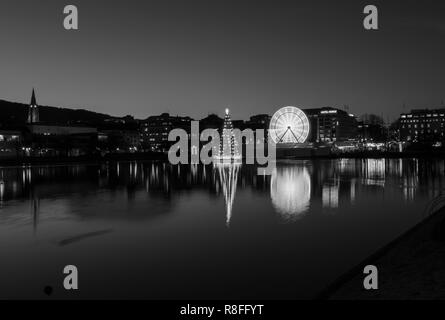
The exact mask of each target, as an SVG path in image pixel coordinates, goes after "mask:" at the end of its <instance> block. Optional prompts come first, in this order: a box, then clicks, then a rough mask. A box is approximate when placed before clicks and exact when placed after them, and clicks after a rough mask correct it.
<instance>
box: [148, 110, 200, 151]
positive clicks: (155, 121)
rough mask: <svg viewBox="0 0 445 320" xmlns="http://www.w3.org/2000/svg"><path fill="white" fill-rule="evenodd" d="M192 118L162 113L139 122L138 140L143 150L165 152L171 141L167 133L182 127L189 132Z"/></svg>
mask: <svg viewBox="0 0 445 320" xmlns="http://www.w3.org/2000/svg"><path fill="white" fill-rule="evenodd" d="M192 120H193V119H192V118H190V117H180V116H171V115H170V114H168V113H163V114H161V115H159V116H151V117H148V118H147V119H146V120H143V121H141V122H140V126H139V131H140V140H141V143H142V149H143V150H145V151H158V152H167V151H168V150H169V149H170V146H171V144H172V142H170V141H168V135H169V133H170V131H171V130H173V129H184V130H185V131H186V132H187V133H189V134H190V125H191V121H192Z"/></svg>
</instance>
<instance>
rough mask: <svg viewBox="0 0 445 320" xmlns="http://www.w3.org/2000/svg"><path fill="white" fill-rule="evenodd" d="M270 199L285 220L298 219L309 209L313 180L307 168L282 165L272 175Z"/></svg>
mask: <svg viewBox="0 0 445 320" xmlns="http://www.w3.org/2000/svg"><path fill="white" fill-rule="evenodd" d="M270 197H271V199H272V204H273V206H274V207H275V209H276V211H277V212H278V213H280V214H281V215H282V216H283V217H284V218H285V219H289V218H293V219H295V218H297V217H299V216H300V215H302V214H304V213H305V212H306V211H307V210H308V208H309V202H310V200H311V179H310V176H309V173H308V170H307V168H306V167H305V166H295V165H289V164H286V165H282V166H278V167H277V168H276V169H275V170H274V171H273V173H272V179H271V183H270Z"/></svg>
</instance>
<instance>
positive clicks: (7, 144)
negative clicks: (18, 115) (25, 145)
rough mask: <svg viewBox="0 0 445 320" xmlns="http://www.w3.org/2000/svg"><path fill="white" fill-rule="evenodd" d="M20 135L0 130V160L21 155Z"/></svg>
mask: <svg viewBox="0 0 445 320" xmlns="http://www.w3.org/2000/svg"><path fill="white" fill-rule="evenodd" d="M22 139H23V136H22V133H21V132H20V131H16V130H0V158H13V157H18V156H19V155H21V153H22V150H21V143H22Z"/></svg>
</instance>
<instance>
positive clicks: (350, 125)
mask: <svg viewBox="0 0 445 320" xmlns="http://www.w3.org/2000/svg"><path fill="white" fill-rule="evenodd" d="M303 111H304V113H305V114H306V115H307V116H308V118H309V122H310V128H311V129H310V133H309V138H308V141H309V142H327V143H329V142H336V141H350V140H355V139H357V128H358V127H357V120H356V119H355V116H354V115H352V114H350V113H348V112H346V111H344V110H340V109H336V108H331V107H325V108H316V109H304V110H303Z"/></svg>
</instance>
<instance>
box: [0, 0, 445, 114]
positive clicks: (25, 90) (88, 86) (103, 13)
mask: <svg viewBox="0 0 445 320" xmlns="http://www.w3.org/2000/svg"><path fill="white" fill-rule="evenodd" d="M440 3H442V4H440ZM68 4H75V5H77V6H78V9H79V28H80V29H79V30H78V31H66V30H64V29H63V25H62V22H63V7H64V6H65V5H68ZM366 4H375V5H376V6H377V7H378V8H379V18H380V21H379V22H380V30H379V31H365V30H364V28H363V25H362V22H363V18H364V14H363V13H362V11H363V8H364V6H365V5H366ZM0 41H1V42H0V58H1V59H0V99H7V100H12V101H21V102H28V101H29V99H30V95H31V89H32V87H33V86H34V87H35V88H36V93H37V99H38V102H39V104H42V105H54V106H67V107H73V108H81V107H82V108H87V109H90V110H94V111H98V112H104V113H109V114H112V115H118V116H120V115H126V114H132V115H134V116H135V117H137V118H145V117H147V116H149V115H153V114H159V113H161V112H170V113H172V114H180V115H190V116H192V117H194V118H197V119H199V118H202V117H204V116H206V115H207V114H208V113H211V112H216V113H219V114H220V115H222V114H223V111H224V108H225V107H227V106H230V108H231V111H232V114H233V118H238V119H247V118H248V117H249V116H250V115H252V114H258V113H269V114H272V113H273V112H274V111H275V110H276V109H278V108H280V107H282V106H286V105H295V106H299V107H302V108H309V107H322V106H334V107H342V106H343V105H349V110H350V112H352V113H354V114H356V115H360V114H363V113H376V114H379V115H384V116H385V119H386V118H387V117H389V119H393V118H394V117H396V116H397V115H398V114H399V113H400V112H402V111H403V104H405V105H406V107H405V111H408V110H409V109H411V108H415V107H438V106H440V105H441V101H442V100H445V81H444V71H445V59H444V57H445V3H444V1H391V0H386V1H383V2H382V1H373V0H368V1H357V0H356V1H332V0H330V1H329V0H326V1H279V0H273V1H242V0H236V1H232V0H221V1H220V0H218V1H216V0H206V1H194V0H177V1H173V0H156V1H128V0H127V1H123V0H113V1H111V0H110V1H99V0H94V1H92V0H88V1H86V0H85V1H84V0H81V1H68V0H66V1H51V0H45V1H35V0H34V1H32V0H29V1H21V0H2V1H1V3H0Z"/></svg>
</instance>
